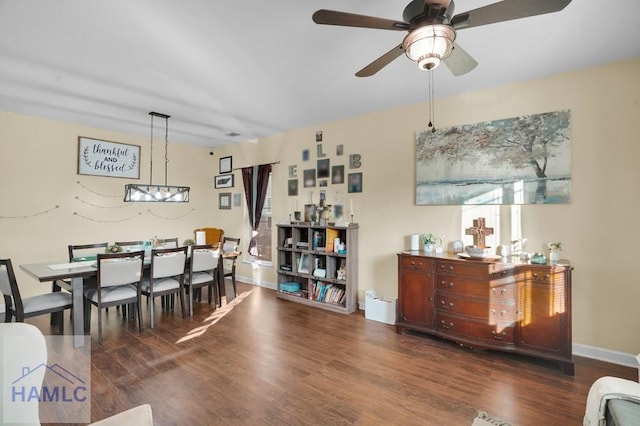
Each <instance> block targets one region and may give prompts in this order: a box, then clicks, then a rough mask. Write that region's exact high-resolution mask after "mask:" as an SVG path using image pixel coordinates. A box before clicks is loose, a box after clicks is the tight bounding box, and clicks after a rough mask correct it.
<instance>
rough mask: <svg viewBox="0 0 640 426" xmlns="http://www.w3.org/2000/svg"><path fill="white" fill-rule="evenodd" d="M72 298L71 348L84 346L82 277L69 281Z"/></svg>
mask: <svg viewBox="0 0 640 426" xmlns="http://www.w3.org/2000/svg"><path fill="white" fill-rule="evenodd" d="M71 289H72V291H71V294H72V297H73V347H75V348H79V347H82V346H84V344H85V338H86V336H85V335H84V285H83V279H82V277H75V278H72V279H71Z"/></svg>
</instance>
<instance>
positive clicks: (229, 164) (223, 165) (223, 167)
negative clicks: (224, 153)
mask: <svg viewBox="0 0 640 426" xmlns="http://www.w3.org/2000/svg"><path fill="white" fill-rule="evenodd" d="M232 171H233V158H232V156H228V157H221V158H220V174H223V173H231V172H232Z"/></svg>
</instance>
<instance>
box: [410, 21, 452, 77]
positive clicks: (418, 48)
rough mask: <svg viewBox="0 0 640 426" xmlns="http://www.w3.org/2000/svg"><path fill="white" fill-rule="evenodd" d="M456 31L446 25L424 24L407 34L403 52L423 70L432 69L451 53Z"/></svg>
mask: <svg viewBox="0 0 640 426" xmlns="http://www.w3.org/2000/svg"><path fill="white" fill-rule="evenodd" d="M455 39H456V31H455V30H454V29H453V28H451V27H450V26H448V25H425V26H424V27H420V28H417V29H415V30H413V31H412V32H410V33H409V34H407V36H406V37H405V38H404V41H403V42H402V44H403V47H404V51H405V54H406V55H407V57H408V58H409V59H411V60H412V61H415V62H417V63H418V67H419V68H420V69H423V70H428V69H433V68H436V67H437V66H438V65H440V61H441V60H443V59H446V58H448V57H449V55H451V51H452V50H453V42H454V40H455Z"/></svg>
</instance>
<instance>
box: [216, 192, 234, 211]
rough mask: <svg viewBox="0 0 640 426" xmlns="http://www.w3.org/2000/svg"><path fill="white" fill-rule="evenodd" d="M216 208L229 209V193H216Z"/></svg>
mask: <svg viewBox="0 0 640 426" xmlns="http://www.w3.org/2000/svg"><path fill="white" fill-rule="evenodd" d="M218 209H220V210H231V193H230V192H221V193H220V194H219V195H218Z"/></svg>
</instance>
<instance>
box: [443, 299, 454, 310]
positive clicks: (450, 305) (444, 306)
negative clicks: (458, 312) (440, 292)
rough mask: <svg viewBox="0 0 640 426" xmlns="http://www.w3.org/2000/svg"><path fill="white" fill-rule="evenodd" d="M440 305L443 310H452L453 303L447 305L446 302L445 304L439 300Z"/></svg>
mask: <svg viewBox="0 0 640 426" xmlns="http://www.w3.org/2000/svg"><path fill="white" fill-rule="evenodd" d="M440 304H441V305H442V307H443V308H444V309H451V308H453V302H449V303H447V302H445V301H444V300H441V301H440Z"/></svg>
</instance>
